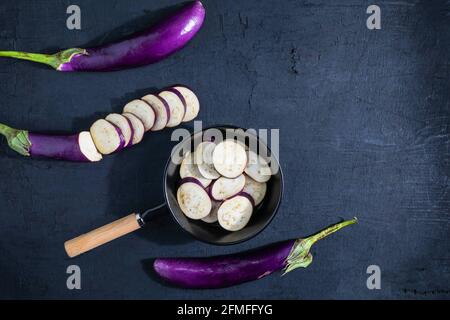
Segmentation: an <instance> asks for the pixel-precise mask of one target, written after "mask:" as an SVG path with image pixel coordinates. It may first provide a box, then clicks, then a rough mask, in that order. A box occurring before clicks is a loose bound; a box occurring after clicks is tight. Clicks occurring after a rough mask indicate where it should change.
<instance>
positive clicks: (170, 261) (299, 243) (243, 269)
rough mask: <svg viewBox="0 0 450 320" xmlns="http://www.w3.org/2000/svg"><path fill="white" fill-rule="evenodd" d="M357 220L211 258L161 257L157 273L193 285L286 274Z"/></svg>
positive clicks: (213, 286)
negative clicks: (317, 245)
mask: <svg viewBox="0 0 450 320" xmlns="http://www.w3.org/2000/svg"><path fill="white" fill-rule="evenodd" d="M355 222H357V219H356V218H353V219H352V220H348V221H343V222H341V223H338V224H335V225H333V226H331V227H328V228H326V229H324V230H322V231H320V232H319V233H317V234H315V235H313V236H311V237H308V238H305V239H292V240H287V241H283V242H278V243H274V244H271V245H268V246H265V247H261V248H258V249H254V250H251V251H247V252H241V253H237V254H231V255H223V256H215V257H208V258H160V259H156V260H155V261H154V263H153V268H154V270H155V271H156V273H157V274H158V275H159V276H160V277H162V278H163V279H165V280H167V281H168V282H170V283H172V284H174V285H177V286H180V287H184V288H193V289H216V288H224V287H230V286H234V285H237V284H240V283H244V282H248V281H253V280H258V279H261V278H263V277H265V276H267V275H270V274H272V273H273V272H275V271H279V270H284V274H286V273H288V272H290V271H292V270H294V269H296V268H300V267H302V268H306V267H307V266H308V265H309V264H311V262H312V255H311V253H310V249H311V246H312V245H313V244H314V243H316V242H317V241H319V240H320V239H323V238H325V237H326V236H328V235H330V234H332V233H334V232H336V231H337V230H339V229H341V228H343V227H345V226H348V225H351V224H353V223H355Z"/></svg>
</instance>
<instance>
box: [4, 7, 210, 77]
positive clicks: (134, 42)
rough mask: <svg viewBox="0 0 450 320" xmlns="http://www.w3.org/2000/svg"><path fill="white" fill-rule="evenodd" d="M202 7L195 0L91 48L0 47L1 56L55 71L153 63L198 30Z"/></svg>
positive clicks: (182, 43) (189, 38)
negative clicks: (126, 36)
mask: <svg viewBox="0 0 450 320" xmlns="http://www.w3.org/2000/svg"><path fill="white" fill-rule="evenodd" d="M204 18H205V9H204V7H203V5H202V3H201V2H200V1H194V2H191V3H189V4H187V5H186V6H184V7H183V8H181V9H180V10H179V11H177V12H175V13H174V14H173V15H171V16H169V17H168V18H167V19H164V20H163V21H161V22H160V23H158V24H156V25H155V26H153V27H151V28H150V29H148V30H146V31H143V32H139V33H137V34H135V35H133V36H131V37H130V38H129V39H126V40H123V41H120V42H117V43H113V44H109V45H105V46H100V47H96V48H90V49H81V48H71V49H67V50H64V51H60V52H58V53H56V54H52V55H49V54H39V53H27V52H17V51H0V57H10V58H17V59H23V60H30V61H34V62H38V63H43V64H47V65H50V66H52V67H53V68H55V69H56V70H58V71H66V72H69V71H115V70H120V69H125V68H132V67H138V66H142V65H147V64H151V63H155V62H157V61H159V60H162V59H164V58H166V57H167V56H169V55H171V54H172V53H174V52H176V51H178V50H180V49H181V48H183V47H184V46H185V45H186V44H187V43H188V42H189V41H190V40H191V39H192V38H193V37H194V36H195V34H196V33H197V32H198V31H199V30H200V28H201V26H202V24H203V20H204Z"/></svg>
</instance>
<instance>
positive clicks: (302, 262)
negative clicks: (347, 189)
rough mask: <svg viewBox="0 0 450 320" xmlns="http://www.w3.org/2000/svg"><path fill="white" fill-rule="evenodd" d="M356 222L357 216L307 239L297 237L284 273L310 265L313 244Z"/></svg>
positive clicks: (287, 259)
mask: <svg viewBox="0 0 450 320" xmlns="http://www.w3.org/2000/svg"><path fill="white" fill-rule="evenodd" d="M356 222H358V219H357V218H356V217H355V218H353V219H351V220H347V221H343V222H341V223H337V224H335V225H332V226H330V227H328V228H326V229H324V230H322V231H320V232H318V233H316V234H314V235H312V236H311V237H308V238H305V239H297V240H296V241H295V243H294V245H293V246H292V249H291V252H290V253H289V255H288V257H287V258H286V266H285V268H284V270H283V271H284V272H283V275H285V274H286V273H288V272H290V271H292V270H294V269H297V268H306V267H307V266H309V265H310V264H311V263H312V255H311V253H310V252H309V251H310V250H311V247H312V246H313V244H315V243H316V242H317V241H319V240H321V239H323V238H325V237H327V236H329V235H330V234H332V233H335V232H336V231H338V230H340V229H342V228H344V227H346V226H349V225H351V224H354V223H356Z"/></svg>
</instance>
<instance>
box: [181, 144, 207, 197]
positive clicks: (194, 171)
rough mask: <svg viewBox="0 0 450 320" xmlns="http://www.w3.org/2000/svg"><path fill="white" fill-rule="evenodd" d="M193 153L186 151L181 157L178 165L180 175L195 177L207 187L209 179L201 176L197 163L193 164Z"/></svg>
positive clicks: (182, 176)
mask: <svg viewBox="0 0 450 320" xmlns="http://www.w3.org/2000/svg"><path fill="white" fill-rule="evenodd" d="M194 159H195V153H194V154H192V153H191V152H187V153H186V155H185V156H184V158H183V161H182V162H181V165H180V177H181V178H182V179H184V178H189V177H190V178H195V179H197V180H198V181H200V183H201V184H202V186H203V187H204V188H206V187H208V186H209V185H210V184H211V179H206V178H205V177H203V176H202V175H201V173H200V171H199V170H198V167H197V165H196V164H195V160H194Z"/></svg>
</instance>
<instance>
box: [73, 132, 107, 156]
mask: <svg viewBox="0 0 450 320" xmlns="http://www.w3.org/2000/svg"><path fill="white" fill-rule="evenodd" d="M78 145H79V146H80V151H81V153H82V154H83V155H84V156H85V157H86V158H87V159H88V160H89V161H92V162H96V161H100V160H102V158H103V157H102V155H101V153H100V152H98V150H97V148H96V147H95V144H94V140H92V136H91V133H90V132H88V131H83V132H80V134H79V135H78Z"/></svg>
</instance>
